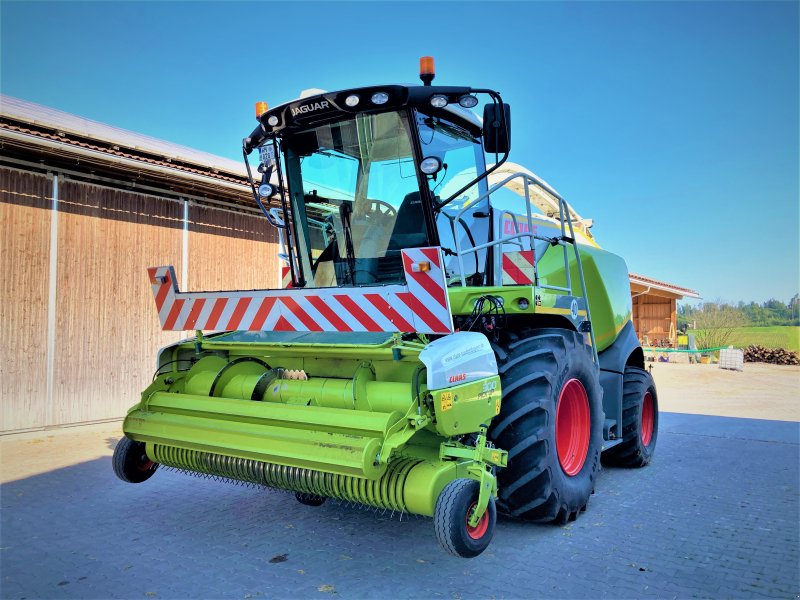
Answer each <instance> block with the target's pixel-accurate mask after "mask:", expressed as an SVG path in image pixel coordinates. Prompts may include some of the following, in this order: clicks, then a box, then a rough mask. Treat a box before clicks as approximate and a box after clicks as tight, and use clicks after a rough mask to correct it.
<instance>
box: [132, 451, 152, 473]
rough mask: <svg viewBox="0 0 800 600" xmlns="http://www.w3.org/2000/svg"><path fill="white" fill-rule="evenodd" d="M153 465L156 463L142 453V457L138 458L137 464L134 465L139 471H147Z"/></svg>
mask: <svg viewBox="0 0 800 600" xmlns="http://www.w3.org/2000/svg"><path fill="white" fill-rule="evenodd" d="M155 464H156V463H154V462H153V461H152V460H150V458H148V456H147V454H144V453H142V455H141V456H140V457H139V464H138V465H136V468H137V469H139V470H140V471H149V470H150V469H152V468H153V465H155Z"/></svg>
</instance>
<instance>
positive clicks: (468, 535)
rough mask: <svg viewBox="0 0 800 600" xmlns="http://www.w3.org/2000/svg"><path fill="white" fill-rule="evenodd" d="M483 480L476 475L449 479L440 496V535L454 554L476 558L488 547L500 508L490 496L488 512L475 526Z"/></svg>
mask: <svg viewBox="0 0 800 600" xmlns="http://www.w3.org/2000/svg"><path fill="white" fill-rule="evenodd" d="M479 491H480V484H479V483H478V482H477V481H475V480H473V479H456V480H455V481H451V482H450V483H448V484H447V485H446V486H445V488H444V489H443V490H442V493H441V494H439V498H438V499H437V500H436V508H435V510H434V514H433V520H434V527H435V529H436V537H437V539H438V540H439V543H440V544H441V545H442V547H443V548H444V549H445V550H447V551H448V552H449V553H450V554H454V555H455V556H460V557H462V558H473V557H475V556H478V555H479V554H480V553H481V552H483V551H484V550H486V548H487V547H488V546H489V542H491V541H492V536H493V535H494V524H495V521H496V520H497V509H496V508H495V505H494V498H489V504H488V506H487V507H486V512H484V513H483V516H482V517H481V520H480V521H478V524H477V525H476V526H475V527H471V526H470V524H469V518H470V516H471V515H472V511H473V510H474V509H475V507H476V506H477V504H478V493H479Z"/></svg>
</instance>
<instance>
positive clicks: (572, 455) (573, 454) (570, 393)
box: [556, 379, 592, 477]
mask: <svg viewBox="0 0 800 600" xmlns="http://www.w3.org/2000/svg"><path fill="white" fill-rule="evenodd" d="M591 428H592V421H591V417H590V414H589V396H588V395H587V394H586V389H585V388H584V387H583V384H582V383H581V382H580V381H578V380H577V379H570V380H569V381H568V382H567V383H565V384H564V387H563V388H561V393H560V394H559V395H558V406H557V407H556V450H557V451H558V462H559V463H560V464H561V469H562V470H563V471H564V473H566V474H567V475H569V476H570V477H573V476H575V475H577V474H578V473H580V471H581V469H582V468H583V463H585V462H586V455H587V454H588V452H589V433H590V431H591Z"/></svg>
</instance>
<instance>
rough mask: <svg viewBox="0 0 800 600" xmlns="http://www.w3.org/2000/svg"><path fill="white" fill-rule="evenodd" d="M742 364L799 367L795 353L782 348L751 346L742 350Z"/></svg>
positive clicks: (799, 361) (799, 358) (799, 359)
mask: <svg viewBox="0 0 800 600" xmlns="http://www.w3.org/2000/svg"><path fill="white" fill-rule="evenodd" d="M744 362H763V363H769V364H772V365H800V357H798V356H797V352H791V351H789V350H785V349H784V348H765V347H764V346H758V345H756V344H751V345H750V346H747V348H744Z"/></svg>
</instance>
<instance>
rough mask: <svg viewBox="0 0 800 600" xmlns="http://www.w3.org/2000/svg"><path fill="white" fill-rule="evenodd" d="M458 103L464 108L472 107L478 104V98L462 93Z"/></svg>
mask: <svg viewBox="0 0 800 600" xmlns="http://www.w3.org/2000/svg"><path fill="white" fill-rule="evenodd" d="M458 103H459V104H460V105H461V106H463V107H464V108H474V107H476V106H478V98H476V97H475V96H472V95H471V94H464V95H463V96H461V97H460V98H459V99H458Z"/></svg>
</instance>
